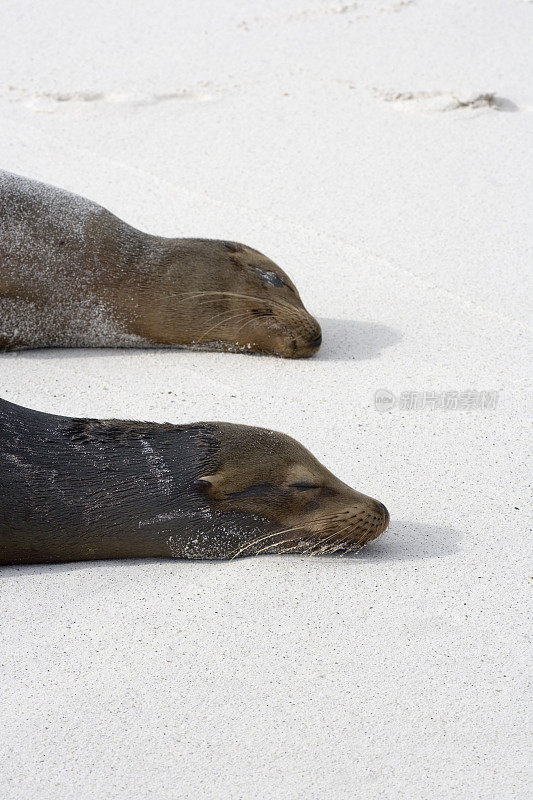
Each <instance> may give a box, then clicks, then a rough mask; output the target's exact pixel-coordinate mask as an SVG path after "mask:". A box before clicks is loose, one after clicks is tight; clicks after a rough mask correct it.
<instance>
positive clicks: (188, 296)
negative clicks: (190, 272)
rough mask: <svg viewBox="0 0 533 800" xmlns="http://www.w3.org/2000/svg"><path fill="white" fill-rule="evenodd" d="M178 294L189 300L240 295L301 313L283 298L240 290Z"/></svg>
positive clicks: (244, 298) (240, 297)
mask: <svg viewBox="0 0 533 800" xmlns="http://www.w3.org/2000/svg"><path fill="white" fill-rule="evenodd" d="M176 294H177V295H179V296H181V297H182V298H183V299H187V300H194V299H195V298H197V297H208V296H212V297H214V296H217V297H238V298H239V299H243V300H253V301H254V302H257V303H264V304H271V303H272V304H274V305H278V306H280V307H281V308H285V309H287V310H288V311H292V312H294V313H295V314H297V315H298V314H301V313H302V312H301V311H300V309H299V308H297V307H295V306H292V305H290V303H286V302H284V301H282V300H279V299H275V298H272V297H268V298H265V297H254V296H253V295H251V294H239V293H238V292H225V291H221V290H211V291H199V292H176Z"/></svg>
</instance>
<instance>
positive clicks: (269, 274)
mask: <svg viewBox="0 0 533 800" xmlns="http://www.w3.org/2000/svg"><path fill="white" fill-rule="evenodd" d="M248 266H249V267H251V268H252V269H253V270H254V272H257V274H258V275H260V276H261V278H262V279H263V283H269V284H270V285H271V286H278V287H281V286H286V287H287V289H290V290H291V292H292V291H293V289H292V287H291V286H289V284H288V283H287V282H286V281H284V280H283V278H282V277H281V276H280V275H278V273H277V272H274V270H272V269H261V267H256V266H254V264H249V265H248Z"/></svg>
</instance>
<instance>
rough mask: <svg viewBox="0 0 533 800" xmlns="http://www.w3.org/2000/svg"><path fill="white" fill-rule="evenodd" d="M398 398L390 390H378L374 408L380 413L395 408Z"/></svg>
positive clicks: (375, 395)
mask: <svg viewBox="0 0 533 800" xmlns="http://www.w3.org/2000/svg"><path fill="white" fill-rule="evenodd" d="M395 404H396V398H395V396H394V395H393V393H392V392H390V391H389V390H388V389H376V391H375V392H374V406H375V408H376V411H379V412H380V413H381V412H383V411H389V409H391V408H394V406H395Z"/></svg>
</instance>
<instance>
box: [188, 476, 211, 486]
mask: <svg viewBox="0 0 533 800" xmlns="http://www.w3.org/2000/svg"><path fill="white" fill-rule="evenodd" d="M212 478H213V476H212V475H206V476H204V477H202V478H197V479H196V480H195V481H194V484H193V485H194V486H195V487H196V488H197V489H209V488H210V487H211V486H212V485H213V482H212V480H211V479H212Z"/></svg>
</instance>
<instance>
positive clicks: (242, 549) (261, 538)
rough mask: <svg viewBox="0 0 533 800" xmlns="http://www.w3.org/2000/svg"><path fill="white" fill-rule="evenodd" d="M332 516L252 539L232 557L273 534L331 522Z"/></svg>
mask: <svg viewBox="0 0 533 800" xmlns="http://www.w3.org/2000/svg"><path fill="white" fill-rule="evenodd" d="M330 520H331V517H317V518H315V519H312V520H309V522H307V523H306V524H305V525H295V526H294V527H293V528H286V529H285V530H283V531H274V533H268V534H267V535H266V536H260V537H259V538H258V539H252V541H251V542H248V543H247V544H245V545H243V546H242V547H241V548H240V549H239V550H237V551H236V552H235V554H234V555H232V556H231V558H232V559H233V558H237V556H239V555H240V554H241V553H242V552H244V550H248V548H249V547H253V545H254V544H259V542H263V541H264V540H265V539H269V538H272V536H281V535H282V534H284V533H290V532H291V531H300V530H305V529H306V528H307V527H308V526H309V525H316V524H318V523H319V522H329V521H330Z"/></svg>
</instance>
